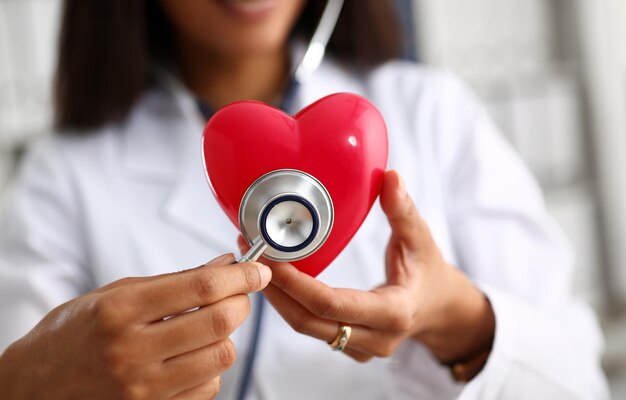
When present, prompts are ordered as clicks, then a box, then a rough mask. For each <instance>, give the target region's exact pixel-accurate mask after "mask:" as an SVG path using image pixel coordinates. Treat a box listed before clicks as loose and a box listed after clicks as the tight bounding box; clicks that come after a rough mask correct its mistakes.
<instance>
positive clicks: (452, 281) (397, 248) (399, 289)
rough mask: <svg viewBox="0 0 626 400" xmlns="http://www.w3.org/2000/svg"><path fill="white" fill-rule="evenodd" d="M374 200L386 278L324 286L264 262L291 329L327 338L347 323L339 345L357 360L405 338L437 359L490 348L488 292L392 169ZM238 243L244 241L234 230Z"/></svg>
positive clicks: (387, 351)
mask: <svg viewBox="0 0 626 400" xmlns="http://www.w3.org/2000/svg"><path fill="white" fill-rule="evenodd" d="M380 203H381V206H382V209H383V211H384V212H385V214H386V216H387V219H388V221H389V225H390V226H391V229H392V234H391V238H390V240H389V243H388V245H387V252H386V259H385V263H386V275H387V282H386V283H385V284H384V285H382V286H379V287H377V288H375V289H373V290H370V291H361V290H354V289H336V288H331V287H329V286H327V285H325V284H324V283H322V282H320V281H318V280H317V279H315V278H312V277H310V276H309V275H306V274H304V273H302V272H300V271H298V270H297V269H296V268H295V267H294V266H292V265H291V264H287V263H271V262H268V265H270V266H271V267H272V271H273V278H272V281H271V283H270V284H269V285H268V286H267V287H266V289H265V290H263V293H264V294H265V296H266V297H267V299H268V300H269V301H270V302H271V303H272V305H273V306H274V307H275V308H276V310H277V311H278V312H279V313H280V314H281V315H282V316H283V318H285V320H286V321H287V322H288V323H289V324H290V325H291V326H292V327H293V328H294V329H295V330H296V331H298V332H300V333H303V334H306V335H309V336H312V337H315V338H318V339H320V340H324V341H325V342H328V343H331V342H332V341H333V340H334V339H335V338H336V337H337V335H338V333H339V329H340V325H342V324H345V325H349V326H351V327H352V334H351V336H350V339H349V341H348V343H347V345H346V348H345V349H344V350H343V352H344V353H345V354H347V355H349V356H350V357H352V358H354V359H355V360H357V361H361V362H365V361H368V360H370V359H371V358H372V357H388V356H390V355H391V354H393V353H394V352H395V350H396V349H397V348H398V346H399V345H400V344H401V343H402V342H403V341H404V340H406V339H407V338H411V339H414V340H418V341H420V342H422V343H423V344H424V345H426V346H427V347H428V348H429V349H430V350H431V351H432V353H433V354H434V355H435V356H436V357H437V358H439V360H440V361H442V362H456V361H463V360H466V359H470V358H472V357H474V356H475V355H477V354H481V353H484V352H485V351H488V350H489V349H490V348H491V344H492V341H493V336H494V329H495V317H494V315H493V310H492V309H491V305H490V303H489V301H488V300H487V298H486V297H485V296H484V295H483V294H482V293H481V292H480V291H479V290H478V289H477V288H476V287H475V286H474V285H473V284H472V283H471V282H470V280H469V279H468V278H467V277H466V276H465V275H464V274H463V273H462V272H461V271H459V270H458V269H457V268H456V267H454V266H452V265H449V264H447V263H446V262H445V261H444V259H443V257H442V255H441V253H440V251H439V249H438V247H437V245H436V244H435V242H434V240H433V238H432V236H431V234H430V230H429V229H428V226H427V225H426V223H425V222H424V220H423V219H422V218H421V217H420V215H419V213H418V211H417V209H416V208H415V206H414V205H413V202H412V200H411V198H410V197H409V195H408V194H407V192H406V190H405V188H404V184H403V183H402V180H401V178H400V176H399V175H398V173H397V172H395V171H388V172H387V173H386V174H385V179H384V183H383V188H382V191H381V196H380ZM239 244H240V246H241V247H242V250H245V247H246V244H245V241H244V240H243V238H240V240H239Z"/></svg>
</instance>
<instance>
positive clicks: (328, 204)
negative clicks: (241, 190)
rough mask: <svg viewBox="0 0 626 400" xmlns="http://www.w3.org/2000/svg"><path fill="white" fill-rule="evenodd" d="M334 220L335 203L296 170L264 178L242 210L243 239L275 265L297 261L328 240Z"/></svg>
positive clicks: (314, 181) (252, 188)
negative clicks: (277, 262) (276, 263)
mask: <svg viewBox="0 0 626 400" xmlns="http://www.w3.org/2000/svg"><path fill="white" fill-rule="evenodd" d="M333 219H334V210H333V203H332V199H331V197H330V194H329V193H328V191H327V190H326V188H325V187H324V185H322V183H321V182H320V181H319V180H317V179H316V178H315V177H313V176H312V175H310V174H307V173H306V172H303V171H299V170H295V169H281V170H276V171H272V172H269V173H267V174H265V175H263V176H261V177H260V178H258V179H257V180H256V181H254V183H252V185H250V187H249V188H248V190H247V191H246V193H245V194H244V196H243V198H242V200H241V204H240V206H239V227H240V229H241V233H242V234H243V236H244V238H245V239H246V240H247V241H248V243H249V244H250V245H251V246H252V248H253V250H254V249H257V252H260V253H262V254H263V256H264V257H267V258H269V259H271V260H274V261H287V262H291V261H297V260H301V259H303V258H305V257H307V256H309V255H310V254H312V253H313V252H315V251H316V250H317V249H319V248H320V247H321V246H322V245H323V244H324V242H325V241H326V239H327V238H328V235H329V234H330V231H331V229H332V226H333ZM259 255H260V254H259ZM257 257H258V256H257ZM246 258H250V257H246Z"/></svg>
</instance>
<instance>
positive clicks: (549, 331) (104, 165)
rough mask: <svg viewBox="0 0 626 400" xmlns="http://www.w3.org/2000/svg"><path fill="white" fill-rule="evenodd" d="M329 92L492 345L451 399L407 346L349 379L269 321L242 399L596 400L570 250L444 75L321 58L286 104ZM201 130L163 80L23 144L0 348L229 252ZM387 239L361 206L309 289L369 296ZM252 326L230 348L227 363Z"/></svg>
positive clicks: (306, 341) (480, 118)
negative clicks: (363, 134)
mask: <svg viewBox="0 0 626 400" xmlns="http://www.w3.org/2000/svg"><path fill="white" fill-rule="evenodd" d="M340 91H346V92H354V93H359V94H362V95H364V96H366V97H368V98H370V99H371V100H372V101H373V102H374V103H375V104H376V105H377V107H378V108H379V109H380V111H381V112H382V114H383V116H384V117H385V120H386V122H387V125H388V131H389V139H390V149H389V151H390V154H389V156H390V158H389V168H394V169H397V170H399V171H400V173H401V174H402V176H403V177H404V179H405V181H406V184H407V187H408V190H409V192H410V194H411V195H412V197H413V199H414V200H415V204H416V205H417V207H418V208H419V210H420V212H421V214H422V216H423V217H424V218H425V220H426V221H427V222H428V224H429V226H430V228H431V230H432V232H433V235H434V237H435V239H436V241H437V243H438V245H439V246H440V248H441V250H442V252H443V254H444V255H445V257H446V259H447V260H448V261H449V262H451V263H453V264H455V265H457V266H458V267H459V268H461V269H462V270H463V271H465V272H466V273H467V275H469V277H470V278H471V279H472V280H473V281H474V282H475V283H476V285H477V286H478V287H479V288H480V289H481V290H483V291H484V292H485V293H486V294H487V296H488V297H489V299H490V301H491V303H492V305H493V308H494V311H495V315H496V334H495V344H494V348H493V351H492V353H491V355H490V357H489V360H488V362H487V364H486V366H485V368H484V370H483V371H482V372H481V373H480V375H478V376H477V377H476V378H475V379H474V380H473V381H472V382H470V383H469V384H466V385H462V384H458V383H455V382H454V381H453V380H452V379H451V377H450V373H449V371H448V369H447V368H446V367H443V366H440V365H439V363H438V362H437V361H436V360H435V359H434V358H433V357H432V356H431V354H429V352H428V351H427V350H426V349H425V348H424V347H423V346H422V345H420V344H419V343H417V342H413V341H407V342H405V343H404V344H403V345H402V346H401V347H400V348H399V349H398V351H397V352H396V353H395V354H394V355H393V356H392V357H390V358H388V359H376V360H373V361H372V362H370V363H367V364H359V363H356V362H354V361H353V360H351V359H349V358H348V357H346V356H345V355H342V354H340V353H337V352H332V351H331V350H330V349H329V347H328V345H327V344H326V343H324V342H321V341H319V340H316V339H312V338H310V337H307V336H303V335H300V334H298V333H296V332H294V331H293V330H292V329H291V328H290V327H289V326H288V325H287V324H286V323H285V322H284V321H283V320H282V318H281V317H280V316H279V315H278V314H277V313H276V312H275V311H274V310H273V309H272V308H271V307H268V308H267V310H266V314H265V317H264V320H263V324H262V331H261V335H262V336H261V343H260V347H259V350H258V354H257V356H258V358H257V361H256V367H255V374H254V381H253V385H252V390H251V391H250V396H249V398H251V399H272V400H273V399H302V400H304V399H383V398H384V399H446V398H455V397H460V398H462V399H478V398H480V399H501V398H505V399H569V398H580V399H599V398H606V397H608V394H607V387H606V383H605V379H604V376H603V374H602V371H601V368H600V361H599V360H600V356H601V353H602V350H603V341H602V336H601V333H600V331H599V329H598V324H597V321H596V319H595V317H594V314H593V313H592V312H591V311H590V309H589V308H588V307H587V306H586V305H585V304H582V303H581V302H580V301H578V300H577V299H575V298H573V297H572V295H571V293H570V278H571V274H572V254H571V252H570V248H569V247H568V245H567V243H566V241H565V240H564V238H563V236H562V234H561V233H560V232H559V230H558V229H557V228H556V226H555V225H554V222H553V221H552V219H551V218H550V217H549V216H548V215H547V214H546V210H545V206H544V202H543V198H542V195H541V192H540V189H539V187H538V186H537V183H536V182H535V180H534V179H533V177H532V176H531V175H530V174H529V172H528V170H527V169H526V167H525V166H524V164H523V163H522V161H521V160H520V158H519V157H518V155H517V154H515V152H514V151H512V149H511V148H510V146H509V145H508V144H507V143H506V142H505V141H504V140H503V139H502V138H501V137H500V136H499V135H498V133H497V132H496V129H495V128H494V126H493V125H492V124H491V122H490V121H489V119H488V118H487V116H486V115H485V113H484V111H483V110H482V109H481V107H480V106H479V105H478V104H477V101H476V100H475V98H474V97H473V96H472V95H471V94H469V93H468V91H467V90H466V89H465V88H464V87H463V85H461V84H460V83H459V82H458V81H457V80H455V79H454V78H452V77H450V76H448V75H446V74H441V73H438V72H434V71H431V70H428V69H425V68H422V67H417V66H415V65H413V64H411V63H407V62H400V61H396V62H390V63H387V64H386V65H383V66H381V67H378V68H376V69H375V70H373V71H371V72H369V73H365V74H363V73H360V74H356V73H351V72H350V71H349V70H348V68H345V67H342V66H340V65H339V64H338V63H336V62H332V61H328V60H327V61H326V62H325V63H324V64H323V65H322V67H321V68H320V69H319V70H318V71H317V72H316V74H315V75H314V76H313V77H312V79H311V80H310V81H309V82H308V83H307V84H305V85H303V87H302V88H301V90H300V91H299V93H298V97H297V100H296V104H297V106H298V108H299V107H302V106H304V105H307V104H309V103H311V102H313V101H315V100H316V99H319V98H320V97H322V96H324V95H327V94H330V93H334V92H340ZM94 95H97V93H95V94H94ZM203 123H204V122H203V121H202V119H201V117H200V114H199V113H198V110H197V106H196V104H195V101H194V99H193V97H192V96H190V95H189V93H188V92H187V91H186V90H185V89H184V88H183V87H182V86H181V85H179V84H177V83H176V82H175V81H174V80H172V79H170V78H167V77H161V83H160V85H159V86H158V87H156V88H153V89H151V90H149V91H148V92H147V93H146V94H145V95H144V96H143V97H142V98H141V99H140V100H139V101H138V103H137V104H136V106H135V108H134V109H133V111H132V113H131V115H130V117H129V118H128V120H127V121H125V122H123V123H119V124H111V125H109V126H107V127H104V128H102V129H99V130H98V132H94V133H93V134H91V135H86V136H82V137H71V136H63V137H62V136H55V137H51V138H48V139H46V140H44V141H42V142H41V143H39V144H38V145H37V146H35V148H34V149H33V150H32V151H31V152H30V153H29V155H28V156H27V158H26V160H25V161H24V163H23V165H22V168H21V172H20V174H19V177H18V180H17V183H16V186H15V188H14V190H13V193H12V195H11V197H10V200H9V203H8V206H7V207H6V209H5V212H4V217H3V219H2V221H1V237H0V326H1V329H0V349H2V348H4V347H5V346H6V345H8V344H9V343H10V342H11V341H13V340H15V339H16V338H18V337H19V336H21V335H23V334H24V333H26V332H27V331H28V330H29V329H30V328H31V327H32V326H33V325H34V324H35V323H36V322H37V321H38V320H40V319H41V318H42V317H43V316H44V315H45V314H46V313H47V312H48V311H49V310H50V309H51V308H53V307H55V306H56V305H58V304H60V303H62V302H65V301H67V300H68V299H70V298H73V297H75V296H77V295H79V294H81V293H84V292H86V291H88V290H91V289H94V288H96V287H99V286H102V285H104V284H107V283H109V282H111V281H113V280H116V279H119V278H122V277H126V276H143V275H153V274H160V273H165V272H170V271H177V270H181V269H185V268H189V267H195V266H197V265H200V264H203V263H204V262H206V261H207V260H209V259H211V258H213V257H215V256H217V255H218V254H221V253H225V252H231V251H234V250H235V249H236V244H235V243H236V237H237V231H236V230H235V228H234V227H233V226H232V224H231V223H230V222H229V221H228V220H227V218H226V217H225V216H224V214H223V212H222V211H221V209H220V208H219V206H218V205H217V203H216V201H215V199H214V197H213V195H212V193H211V191H210V189H209V186H208V185H207V182H206V180H205V177H204V175H203V166H202V163H201V152H200V138H201V133H202V129H203ZM389 233H390V231H389V228H388V226H387V224H386V221H385V218H384V215H383V213H382V212H381V210H380V207H379V205H378V204H375V206H374V208H373V210H372V212H371V213H370V215H369V216H368V218H367V220H366V222H365V223H364V225H363V226H362V228H361V229H360V231H359V232H358V234H357V235H356V236H355V238H354V240H353V241H352V242H351V243H350V244H349V246H348V247H347V248H346V249H345V250H344V251H343V252H342V253H341V254H340V256H339V257H338V258H337V260H336V261H335V262H334V263H333V264H332V265H331V266H330V267H329V268H328V269H327V270H326V271H324V272H323V273H322V274H321V275H320V276H319V279H321V280H323V281H324V282H327V283H328V284H330V285H333V286H341V287H353V288H361V289H369V288H372V287H374V286H376V285H378V284H380V283H382V282H383V281H384V265H383V252H384V249H385V245H386V242H387V240H388V237H389ZM250 320H251V319H249V320H248V321H247V323H246V324H244V326H242V328H240V329H239V330H238V331H237V332H235V334H234V335H233V340H234V341H235V343H236V345H237V347H238V351H239V353H240V354H239V357H238V359H239V360H244V359H245V353H246V351H247V343H248V339H249V334H250V330H251V323H250V322H251V321H250ZM241 364H242V362H240V361H238V363H237V364H236V366H235V367H234V368H233V369H232V370H231V371H230V372H229V373H227V374H226V376H225V377H224V385H223V391H222V393H221V398H225V399H230V398H232V397H233V392H234V388H235V385H236V381H237V379H238V377H239V376H240V375H239V374H240V373H241Z"/></svg>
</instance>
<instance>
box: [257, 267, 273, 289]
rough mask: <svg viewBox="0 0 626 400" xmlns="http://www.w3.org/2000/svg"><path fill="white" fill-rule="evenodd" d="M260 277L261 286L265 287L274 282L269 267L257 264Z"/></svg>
mask: <svg viewBox="0 0 626 400" xmlns="http://www.w3.org/2000/svg"><path fill="white" fill-rule="evenodd" d="M257 268H258V269H259V276H260V277H261V286H263V287H265V286H267V285H268V283H270V281H271V280H272V270H271V269H270V267H268V266H267V265H263V264H257Z"/></svg>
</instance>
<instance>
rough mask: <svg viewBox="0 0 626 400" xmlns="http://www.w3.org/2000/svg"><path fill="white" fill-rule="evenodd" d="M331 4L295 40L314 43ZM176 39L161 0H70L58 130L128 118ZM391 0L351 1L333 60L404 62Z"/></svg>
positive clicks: (311, 12)
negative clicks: (312, 38) (154, 63)
mask: <svg viewBox="0 0 626 400" xmlns="http://www.w3.org/2000/svg"><path fill="white" fill-rule="evenodd" d="M325 3H326V1H325V0H309V1H308V2H307V5H306V6H305V9H304V11H303V13H302V16H301V18H300V20H299V21H298V22H297V24H296V27H295V29H294V34H300V35H304V36H305V37H307V38H308V37H310V35H312V33H313V31H314V29H315V27H316V25H317V22H318V20H319V18H320V16H321V13H322V11H323V9H324V5H325ZM171 37H172V35H170V28H169V24H168V22H167V19H166V18H165V16H164V14H163V12H162V10H161V8H160V6H159V2H158V1H155V0H89V1H85V0H66V1H65V9H64V12H63V23H62V28H61V36H60V41H59V58H58V65H57V72H56V81H55V94H54V96H55V97H54V100H55V121H56V125H57V127H58V128H61V129H65V128H71V129H76V130H85V129H91V128H97V127H99V126H101V125H103V124H105V123H107V122H110V121H116V120H122V119H124V118H125V117H126V116H127V115H128V113H129V112H130V110H131V108H132V106H133V104H134V103H135V101H136V100H137V98H138V97H139V96H140V95H141V94H142V92H143V91H144V90H145V89H146V87H147V86H148V85H149V84H150V78H149V76H148V69H149V64H150V62H151V60H159V61H167V60H168V59H171V54H173V51H172V41H171ZM402 51H403V35H402V30H401V28H400V24H399V20H398V17H397V15H396V12H395V8H394V7H393V2H392V1H391V0H346V1H345V5H344V9H343V11H342V13H341V16H340V19H339V22H338V24H337V28H336V30H335V32H334V33H333V36H332V38H331V40H330V43H329V46H328V52H329V54H332V55H334V56H335V57H337V58H340V59H343V60H346V61H349V62H353V63H357V64H358V65H373V64H377V63H380V62H383V61H385V60H389V59H391V58H395V57H399V56H401V54H402Z"/></svg>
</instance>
